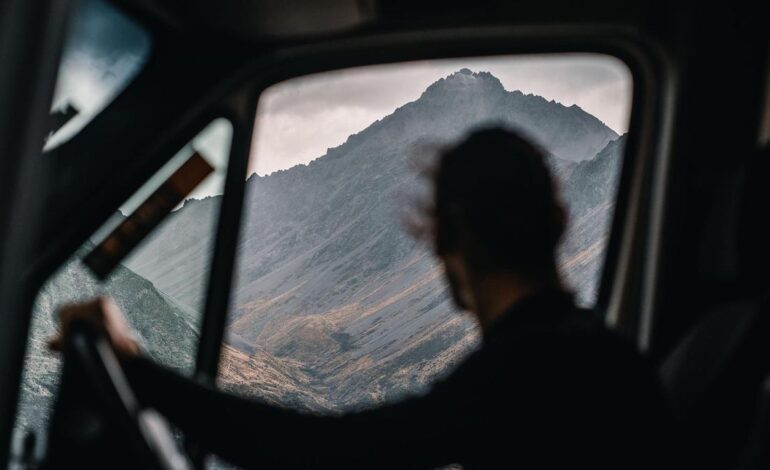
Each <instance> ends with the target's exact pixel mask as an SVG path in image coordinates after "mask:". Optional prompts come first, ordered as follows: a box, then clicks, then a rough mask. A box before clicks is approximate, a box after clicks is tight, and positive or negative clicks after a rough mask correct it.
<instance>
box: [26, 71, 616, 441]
mask: <svg viewBox="0 0 770 470" xmlns="http://www.w3.org/2000/svg"><path fill="white" fill-rule="evenodd" d="M487 124H498V125H504V126H507V127H511V128H514V129H519V130H520V131H521V132H523V133H525V134H527V135H528V136H530V137H531V138H532V139H533V140H534V141H535V142H537V143H538V144H539V145H541V146H542V147H543V148H544V149H545V150H546V151H547V152H548V154H549V155H550V164H551V165H552V168H553V170H554V173H555V174H556V176H557V179H558V183H559V187H560V189H561V193H562V199H563V200H564V201H565V202H566V203H567V206H568V208H569V212H570V215H571V219H572V223H571V226H570V228H569V232H568V234H567V236H566V237H565V239H564V243H563V245H562V248H561V253H560V264H561V270H562V272H563V273H564V276H565V278H566V279H567V281H568V284H569V285H570V286H572V287H573V288H574V289H575V290H576V292H577V293H578V298H579V299H580V300H581V302H583V303H585V304H590V303H592V301H593V299H594V297H595V293H596V292H595V290H596V287H597V280H598V273H599V269H600V267H601V261H602V259H601V258H602V254H603V250H604V246H605V241H606V240H605V238H606V233H607V230H608V223H609V220H610V216H611V213H612V208H613V203H614V195H615V190H616V185H617V175H618V170H619V164H620V162H621V158H622V154H623V146H624V143H625V138H624V137H620V138H618V136H617V135H616V134H615V133H614V132H613V131H612V130H611V129H609V128H608V127H607V126H605V125H603V124H602V123H601V122H600V121H599V120H598V119H596V118H595V117H593V116H591V115H590V114H588V113H586V112H585V111H583V110H582V109H580V108H579V107H577V106H570V107H565V106H562V105H561V104H559V103H556V102H554V101H549V100H547V99H545V98H542V97H539V96H534V95H526V94H523V93H521V92H519V91H506V90H505V89H503V87H502V85H501V84H500V82H499V80H497V79H496V78H495V77H494V76H492V75H490V74H488V73H485V72H480V73H473V72H471V71H469V70H467V69H463V70H460V71H458V72H457V73H454V74H452V75H450V76H448V77H446V78H444V79H441V80H439V81H437V82H435V83H434V84H433V85H431V86H430V87H428V88H427V89H426V90H425V92H424V93H423V94H422V96H421V97H420V98H419V99H418V100H416V101H413V102H410V103H407V104H405V105H404V106H402V107H400V108H398V109H397V110H396V111H395V112H394V113H393V114H391V115H389V116H387V117H385V118H383V119H381V120H378V121H376V122H374V123H372V124H371V125H370V126H368V127H367V128H366V129H363V130H361V131H360V132H359V133H357V134H355V135H352V136H350V137H349V138H348V139H347V141H346V142H344V143H343V144H341V145H340V146H338V147H335V148H331V149H329V150H328V151H327V152H326V153H325V154H324V155H322V156H319V158H317V159H316V160H314V161H312V162H311V163H309V164H307V165H299V166H296V167H293V168H290V169H288V170H284V171H278V172H276V173H273V174H270V175H268V176H263V177H260V176H257V175H252V176H251V177H249V178H248V180H247V191H246V204H245V209H244V211H245V220H244V222H243V226H242V235H241V239H240V242H239V246H238V251H239V265H238V267H237V272H236V283H235V285H234V294H233V295H234V297H233V301H232V309H231V312H230V319H229V326H228V330H227V339H226V345H225V346H224V353H223V358H222V361H221V365H220V383H221V385H222V386H223V387H224V388H225V389H227V390H231V391H235V392H238V393H243V394H247V395H250V396H257V397H260V398H262V399H265V400H268V401H270V402H272V403H276V404H282V405H285V406H292V407H296V408H302V409H306V410H312V411H319V412H339V411H342V410H345V409H350V408H356V407H361V406H370V405H373V404H375V403H381V402H382V401H387V400H394V399H397V398H399V397H401V396H403V395H404V394H406V393H416V392H419V391H422V390H424V389H425V387H426V385H427V384H429V383H430V382H431V381H432V380H434V379H435V378H436V376H438V375H441V374H444V373H446V372H447V371H449V370H451V368H452V366H453V365H454V364H456V363H457V362H458V361H460V360H461V359H462V357H463V356H464V355H465V354H467V353H468V351H470V350H472V349H473V348H474V347H475V346H476V344H477V342H478V335H477V331H476V330H475V327H474V325H473V323H472V322H471V321H470V320H469V319H468V318H467V317H466V316H464V315H462V314H460V313H459V312H456V311H454V309H453V307H452V305H451V303H450V301H449V297H448V295H447V291H446V287H445V285H444V281H443V279H442V272H441V271H440V269H439V267H438V266H437V265H436V263H435V261H434V260H433V258H432V256H431V254H430V253H429V250H428V249H427V247H425V246H423V245H421V244H419V243H417V242H415V241H414V240H412V239H411V238H410V237H409V236H408V235H407V234H406V233H405V232H404V230H403V226H402V223H401V221H400V216H401V215H403V213H404V207H403V206H404V203H405V201H407V198H406V197H405V195H409V194H413V193H414V192H415V191H418V192H419V189H420V188H422V186H421V185H423V184H424V183H425V182H424V181H423V180H421V179H420V177H419V176H418V173H417V172H416V171H415V169H414V165H413V161H414V158H415V149H421V148H422V149H424V148H425V144H426V143H427V144H444V143H447V142H452V141H454V140H455V139H457V138H460V137H461V136H462V135H463V134H464V133H466V132H467V131H468V130H469V129H471V128H474V127H477V126H481V125H487ZM423 189H424V188H423ZM220 202H221V197H219V196H216V197H210V198H206V199H203V200H188V201H187V202H186V203H185V204H184V205H183V207H181V208H180V209H178V210H176V211H175V212H174V213H173V214H172V215H171V216H170V217H169V218H168V220H167V221H165V222H164V223H163V225H162V226H161V227H160V228H159V229H158V230H157V231H156V233H154V234H153V235H152V236H151V237H150V238H149V239H148V240H147V241H146V242H145V243H144V244H143V245H142V246H141V247H140V248H139V249H138V250H137V251H136V253H135V254H134V255H132V256H131V257H130V258H129V259H128V260H127V261H126V266H125V267H120V268H118V270H117V271H116V272H115V273H114V274H113V276H112V277H111V279H110V281H109V283H107V284H106V285H99V284H98V283H97V281H96V280H95V279H94V278H92V277H91V276H90V275H88V274H87V273H86V272H85V271H84V268H83V267H82V266H81V265H80V264H79V262H77V261H73V262H71V263H70V264H68V265H66V266H65V267H64V268H63V269H62V270H61V271H60V273H59V274H58V275H56V276H55V277H54V278H53V279H52V280H51V281H49V283H48V284H47V285H46V287H45V289H44V290H43V291H42V293H41V294H40V296H39V298H38V300H37V303H36V306H35V312H34V317H33V326H32V334H31V342H30V346H29V357H30V358H31V359H30V360H29V361H28V367H27V370H26V373H25V378H24V385H23V387H24V389H23V391H24V393H23V396H22V406H21V415H20V418H21V419H20V422H19V425H21V426H24V425H26V424H32V425H33V426H34V427H37V426H38V425H39V424H40V422H42V421H44V418H41V416H42V415H45V411H46V410H47V408H48V406H49V405H50V400H51V397H52V396H53V394H54V393H55V387H56V383H57V380H58V379H57V378H58V372H57V371H58V363H59V361H58V359H57V358H55V357H54V356H52V355H51V354H50V353H48V352H47V351H46V350H45V346H44V340H45V338H46V337H48V336H49V335H50V334H52V333H53V332H54V331H55V328H56V325H55V321H54V309H55V308H56V307H57V306H58V305H59V304H60V303H61V302H62V301H72V300H76V299H83V298H88V297H90V296H93V295H96V294H98V293H103V292H109V293H110V294H111V295H112V296H114V297H115V298H116V300H117V302H118V304H119V305H120V306H121V308H122V309H123V311H124V312H126V315H127V317H128V319H129V321H130V323H131V325H132V326H133V327H134V328H135V329H136V330H137V332H138V335H139V337H140V339H141V341H142V343H143V345H144V346H145V348H146V349H147V351H148V352H149V354H150V355H152V356H153V357H155V358H156V359H157V360H159V361H160V362H162V363H164V364H167V365H169V366H171V367H174V368H177V369H179V370H182V371H184V370H188V371H189V368H190V367H191V364H193V362H194V361H193V358H194V354H195V350H196V344H197V339H198V329H199V326H200V325H199V320H200V314H199V313H198V312H200V311H201V310H202V293H203V292H204V286H205V282H206V280H207V272H208V270H207V265H208V263H209V256H210V253H211V244H210V242H211V239H212V234H213V230H214V223H215V221H216V216H217V212H218V208H219V205H220ZM41 420H42V421H41Z"/></svg>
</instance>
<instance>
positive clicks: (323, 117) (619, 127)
mask: <svg viewBox="0 0 770 470" xmlns="http://www.w3.org/2000/svg"><path fill="white" fill-rule="evenodd" d="M463 67H467V68H469V69H471V70H472V71H474V72H480V71H487V72H491V73H492V74H493V75H495V76H496V77H497V78H499V79H500V81H501V82H502V84H503V86H504V87H505V89H506V90H508V91H513V90H520V91H522V92H524V93H525V94H526V93H533V94H536V95H540V96H543V97H545V98H547V99H549V100H551V99H553V100H556V101H558V102H560V103H562V104H564V105H565V106H570V105H573V104H577V105H578V106H580V107H581V108H583V109H584V110H586V111H588V112H589V113H591V114H593V115H594V116H596V117H597V118H599V119H600V120H601V121H603V122H604V123H605V124H606V125H607V126H609V127H610V128H612V129H613V130H615V132H617V133H619V134H623V133H624V132H626V130H627V128H628V118H629V111H630V102H631V88H632V81H631V76H630V73H629V72H628V69H627V68H626V67H625V65H623V63H622V62H620V61H618V60H617V59H613V58H610V57H607V56H601V55H595V54H570V55H565V54H560V55H550V56H543V55H540V56H505V57H496V58H476V59H451V60H434V61H420V62H408V63H401V64H393V65H380V66H370V67H362V68H356V69H347V70H343V71H338V72H327V73H322V74H318V75H311V76H307V77H302V78H297V79H293V80H289V81H286V82H283V83H280V84H278V85H275V86H273V87H272V88H270V89H268V90H267V91H266V92H265V93H264V94H263V95H262V97H261V99H260V102H259V106H258V115H257V128H256V131H255V136H254V137H255V138H254V142H253V150H252V160H251V171H250V172H256V173H258V174H260V175H264V174H268V173H271V172H273V171H276V170H280V169H285V168H289V167H292V166H294V165H297V164H299V163H307V162H309V161H310V160H313V159H315V158H318V157H320V156H322V155H323V154H324V153H325V152H326V149H327V148H330V147H335V146H337V145H340V144H341V143H343V142H344V141H345V139H346V138H347V137H348V136H349V135H351V134H354V133H356V132H358V131H360V130H362V129H364V128H366V127H367V126H368V125H369V124H371V123H372V122H374V121H376V120H377V119H380V118H382V117H384V116H387V115H388V114H390V113H392V112H393V111H394V110H395V109H396V108H397V107H399V106H402V105H403V104H405V103H408V102H410V101H414V100H416V99H417V98H419V97H420V94H421V93H422V92H423V91H424V90H425V89H426V88H427V87H428V86H429V85H430V84H431V83H433V82H435V81H436V80H438V79H440V78H442V77H446V76H447V75H450V74H451V73H453V72H456V71H458V70H460V69H461V68H463Z"/></svg>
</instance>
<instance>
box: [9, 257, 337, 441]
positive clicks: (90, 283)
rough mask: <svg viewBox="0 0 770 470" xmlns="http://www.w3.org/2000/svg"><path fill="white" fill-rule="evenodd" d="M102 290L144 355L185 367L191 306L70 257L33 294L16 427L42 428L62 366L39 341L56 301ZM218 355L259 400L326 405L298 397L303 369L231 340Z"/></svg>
mask: <svg viewBox="0 0 770 470" xmlns="http://www.w3.org/2000/svg"><path fill="white" fill-rule="evenodd" d="M105 294H106V295H110V296H111V297H112V298H114V299H115V301H116V303H117V304H118V306H119V307H120V308H121V310H122V311H123V312H124V313H125V315H126V318H127V319H128V322H129V323H130V325H131V327H132V328H133V330H134V332H135V333H136V335H137V338H138V340H139V342H140V344H141V345H142V348H143V350H144V351H145V353H146V354H147V355H149V356H150V357H151V358H153V359H155V360H156V361H158V362H160V363H162V364H164V365H166V366H169V367H171V368H173V369H176V370H177V371H179V372H181V373H184V374H187V375H189V374H191V373H192V370H193V366H194V363H195V356H194V355H195V352H196V350H197V346H198V336H199V335H198V332H199V329H200V324H199V321H200V315H199V314H198V312H196V311H194V310H192V309H190V308H188V307H185V306H183V305H181V304H179V303H178V302H176V301H175V300H174V299H172V298H171V297H169V296H168V295H166V294H164V293H163V292H160V291H159V290H157V289H156V288H155V287H154V286H153V285H152V283H151V282H150V281H148V280H147V279H144V278H142V277H141V276H139V275H137V274H136V273H134V272H133V271H131V270H130V269H128V268H126V267H124V266H119V267H118V268H117V269H116V270H115V271H114V272H113V274H112V275H111V276H110V279H109V282H107V283H106V284H100V283H99V281H98V280H97V279H96V278H94V277H93V276H92V275H91V274H90V272H89V271H88V270H87V269H86V268H85V267H84V266H83V265H82V264H81V263H80V262H79V261H78V260H77V259H72V260H71V261H69V262H68V263H67V264H65V265H64V266H63V267H62V269H60V270H59V272H57V274H55V275H54V277H53V278H52V279H50V280H49V281H48V282H47V283H46V284H45V286H44V288H43V290H42V291H41V292H40V294H39V295H38V297H37V300H36V302H35V307H34V310H33V315H32V324H31V327H30V337H29V343H28V345H27V358H28V360H27V362H26V366H25V370H24V377H23V381H22V388H21V394H20V404H19V416H18V419H17V422H16V428H17V429H20V430H21V429H44V426H43V425H44V423H45V422H47V420H48V417H49V412H50V407H51V406H52V405H53V398H54V396H55V394H56V387H57V386H58V383H59V374H60V372H61V369H60V366H61V360H60V358H59V355H58V354H55V353H52V352H50V351H48V349H47V347H46V341H47V339H48V338H49V337H51V336H52V335H53V334H54V333H55V332H56V331H57V329H58V321H57V319H56V311H57V309H58V308H59V307H61V306H62V305H63V304H64V303H66V302H76V301H80V300H86V299H91V298H93V297H95V296H98V295H105ZM223 357H224V359H223V365H224V367H223V374H222V376H223V377H224V378H225V379H226V380H229V381H232V382H235V381H236V380H237V381H239V382H242V383H248V384H249V385H250V386H251V387H252V388H253V389H254V390H256V391H258V392H257V393H258V396H260V398H262V399H264V400H267V401H270V402H273V403H276V404H278V403H285V402H289V403H296V406H298V407H304V408H306V409H309V410H313V409H326V408H327V407H328V406H326V405H325V404H323V405H320V404H319V405H314V402H313V400H312V399H310V400H309V399H306V398H305V396H306V395H307V392H306V391H305V390H307V389H308V388H309V387H307V385H306V383H305V382H306V381H305V382H303V372H302V371H301V370H299V369H298V368H297V367H296V366H293V365H292V364H291V363H285V362H282V361H281V360H279V359H274V358H270V357H259V356H257V355H253V356H252V357H250V358H244V357H243V355H242V354H241V353H238V352H237V351H233V350H231V349H230V348H225V351H224V354H223ZM229 364H234V365H237V367H235V366H234V367H235V368H236V369H238V371H233V372H232V379H230V377H231V374H230V372H229V369H228V365H229ZM249 372H250V373H251V376H250V375H249ZM253 375H256V377H252V376H253ZM294 395H296V397H298V398H293V397H294Z"/></svg>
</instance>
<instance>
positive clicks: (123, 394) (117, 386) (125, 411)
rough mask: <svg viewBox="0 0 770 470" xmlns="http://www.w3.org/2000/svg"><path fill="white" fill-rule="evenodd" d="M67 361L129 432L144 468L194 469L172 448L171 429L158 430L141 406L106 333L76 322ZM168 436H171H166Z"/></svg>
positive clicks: (66, 356)
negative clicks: (79, 371) (73, 361)
mask: <svg viewBox="0 0 770 470" xmlns="http://www.w3.org/2000/svg"><path fill="white" fill-rule="evenodd" d="M66 353H69V354H66ZM65 358H68V359H69V360H73V359H74V360H75V361H77V363H78V365H79V366H80V367H81V369H82V371H83V372H84V373H85V375H86V376H87V378H88V379H89V381H90V384H91V385H92V386H93V387H94V390H95V391H96V394H97V396H98V397H99V399H100V401H101V405H102V408H103V409H104V411H105V412H106V413H107V414H108V415H109V419H110V420H111V422H112V423H113V424H115V425H118V426H121V427H122V428H123V430H125V431H126V436H127V438H128V440H129V442H128V443H127V444H128V445H129V446H130V448H131V450H132V451H133V452H134V455H135V456H137V457H138V458H139V459H140V461H141V462H142V463H143V468H157V469H174V470H176V469H186V468H190V465H189V462H188V461H187V459H186V458H184V457H183V456H182V455H181V453H180V452H179V451H178V449H174V450H176V452H173V451H172V450H171V449H170V448H169V445H168V442H169V439H170V440H171V441H173V437H170V432H169V431H168V429H167V428H163V427H162V426H158V420H157V415H152V414H148V413H147V411H146V410H143V409H142V407H141V406H140V405H139V401H138V400H137V398H136V395H135V394H134V391H133V389H132V388H131V385H130V383H129V381H128V378H127V377H126V374H125V373H124V371H123V368H122V366H121V365H120V361H119V360H118V358H117V356H116V354H115V351H114V350H113V348H112V346H111V345H110V344H109V342H108V341H107V339H106V338H105V337H104V334H103V333H102V332H100V331H98V330H97V328H96V327H94V325H92V324H90V323H88V322H86V321H76V322H74V323H73V324H72V325H71V330H70V335H69V341H68V344H67V345H66V352H65ZM65 360H66V359H65ZM149 411H152V410H149ZM164 433H165V434H168V436H163V435H162V434H164Z"/></svg>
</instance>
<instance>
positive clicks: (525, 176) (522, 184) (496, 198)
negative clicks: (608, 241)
mask: <svg viewBox="0 0 770 470" xmlns="http://www.w3.org/2000/svg"><path fill="white" fill-rule="evenodd" d="M545 158H546V157H545V155H544V153H543V152H542V151H541V150H539V149H538V148H537V147H535V146H534V145H533V144H531V143H530V142H528V141H527V140H525V139H524V138H522V137H521V136H519V135H518V134H517V133H515V132H513V131H510V130H507V129H503V128H499V127H492V128H484V129H480V130H477V131H475V132H472V133H471V134H470V135H468V136H467V137H466V138H465V139H463V140H462V141H460V142H459V143H457V144H455V145H453V146H451V147H448V148H446V149H444V150H442V151H440V153H439V155H438V160H437V161H436V167H435V168H434V169H433V171H432V172H431V177H432V183H433V201H432V204H431V205H430V206H429V207H428V208H427V211H425V213H424V216H425V217H426V218H427V220H426V221H424V222H425V223H424V224H423V225H425V226H427V227H429V229H428V230H427V231H425V230H423V233H424V234H425V233H427V234H429V236H430V238H431V239H432V242H433V244H434V248H435V249H436V251H437V254H439V255H442V254H446V253H450V252H452V251H461V252H462V253H463V254H464V256H465V258H466V260H467V262H468V263H469V265H471V267H472V268H473V269H476V270H479V271H485V272H512V273H516V274H518V275H524V276H528V277H531V278H552V277H555V276H556V261H555V257H556V255H555V250H556V246H557V244H558V242H559V240H560V238H561V236H562V234H563V232H564V229H565V223H566V221H565V217H564V213H563V211H562V209H561V205H560V203H559V201H558V200H557V197H556V194H555V190H554V183H553V180H552V177H551V173H550V171H549V169H548V166H547V164H546V161H545Z"/></svg>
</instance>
